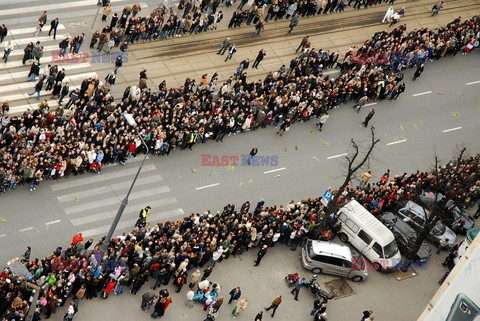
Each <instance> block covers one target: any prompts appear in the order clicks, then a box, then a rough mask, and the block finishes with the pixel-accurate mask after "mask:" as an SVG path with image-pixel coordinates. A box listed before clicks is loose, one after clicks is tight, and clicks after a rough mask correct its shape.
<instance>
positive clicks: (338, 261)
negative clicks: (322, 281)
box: [330, 257, 343, 266]
mask: <svg viewBox="0 0 480 321" xmlns="http://www.w3.org/2000/svg"><path fill="white" fill-rule="evenodd" d="M330 264H333V265H335V266H343V260H342V259H339V258H336V257H331V258H330Z"/></svg>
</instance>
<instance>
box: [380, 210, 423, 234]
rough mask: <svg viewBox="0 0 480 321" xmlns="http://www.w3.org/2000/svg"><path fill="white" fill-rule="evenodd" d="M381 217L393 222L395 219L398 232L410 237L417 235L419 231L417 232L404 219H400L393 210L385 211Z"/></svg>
mask: <svg viewBox="0 0 480 321" xmlns="http://www.w3.org/2000/svg"><path fill="white" fill-rule="evenodd" d="M381 218H382V220H388V221H390V222H392V223H393V222H394V221H395V224H394V225H395V230H396V231H397V232H399V233H401V234H402V235H403V236H405V237H408V238H412V237H416V236H417V233H416V232H415V230H414V229H413V228H412V227H410V225H408V224H407V223H405V222H404V221H403V220H402V219H398V217H397V216H396V215H395V214H393V213H391V212H385V213H383V215H382V216H381ZM395 219H396V220H395Z"/></svg>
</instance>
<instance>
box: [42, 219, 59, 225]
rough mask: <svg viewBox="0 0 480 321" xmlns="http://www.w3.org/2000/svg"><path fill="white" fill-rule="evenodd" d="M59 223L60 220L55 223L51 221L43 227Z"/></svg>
mask: <svg viewBox="0 0 480 321" xmlns="http://www.w3.org/2000/svg"><path fill="white" fill-rule="evenodd" d="M60 222H61V221H60V220H55V221H51V222H47V223H45V225H47V226H48V225H52V224H57V223H60Z"/></svg>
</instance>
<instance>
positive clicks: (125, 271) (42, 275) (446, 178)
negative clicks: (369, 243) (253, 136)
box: [0, 154, 480, 320]
mask: <svg viewBox="0 0 480 321" xmlns="http://www.w3.org/2000/svg"><path fill="white" fill-rule="evenodd" d="M369 174H370V173H369ZM371 177H372V175H366V174H364V177H363V178H362V183H361V184H360V185H359V186H357V187H355V188H353V187H346V188H345V190H344V191H343V193H342V196H341V197H340V198H339V199H338V206H342V205H343V204H345V203H346V202H348V201H349V200H350V199H352V198H353V199H356V200H358V201H359V202H360V203H361V204H362V205H363V206H364V207H366V208H367V209H369V210H370V211H371V212H372V214H374V215H376V214H378V213H380V212H382V211H386V210H389V209H390V206H391V204H392V202H393V201H395V200H399V199H412V198H414V197H415V195H418V191H419V190H420V189H422V190H431V189H436V190H437V191H439V192H442V193H443V194H445V195H451V197H452V199H453V200H454V201H455V202H456V203H457V204H459V205H464V204H466V203H465V202H466V200H467V199H469V201H468V202H469V204H468V205H471V203H472V202H477V201H478V200H479V199H480V155H479V154H477V155H475V156H471V157H468V158H464V159H462V160H461V161H460V162H459V163H457V161H456V160H455V161H451V162H449V163H447V164H445V165H442V166H439V168H438V171H436V170H432V171H431V172H416V173H413V174H407V173H403V174H400V175H395V176H393V177H391V176H390V172H389V171H388V170H387V171H386V173H385V174H384V175H382V177H381V178H380V180H379V181H378V182H376V183H371V182H370V181H369V180H370V178H371ZM149 211H150V209H149V207H148V206H147V207H145V208H144V209H142V210H141V211H140V215H139V217H140V218H139V220H138V222H137V224H136V227H135V228H134V229H133V230H132V231H131V232H130V233H128V234H127V233H122V234H121V235H119V236H117V237H115V238H113V239H112V240H111V242H110V243H109V247H108V250H107V252H106V253H105V254H104V256H103V257H102V255H101V254H100V246H101V244H102V243H103V242H104V241H105V237H103V238H102V239H100V240H99V241H98V242H97V243H94V241H93V239H92V238H90V239H88V240H84V238H83V236H82V235H81V233H77V234H75V235H74V237H73V239H72V242H71V244H70V245H69V246H68V247H67V248H66V249H63V248H62V247H58V248H57V249H56V250H55V251H53V253H51V254H50V255H48V256H46V257H45V258H43V259H37V258H35V259H32V258H31V257H30V256H31V249H30V247H28V248H27V251H26V252H25V254H24V255H23V257H22V258H21V259H18V258H17V259H14V260H12V261H11V262H12V263H13V262H22V264H23V265H24V266H25V267H26V268H27V269H28V273H26V275H24V276H21V277H19V276H15V275H13V274H12V273H11V271H10V270H9V269H8V268H7V269H5V270H4V271H3V272H2V273H1V274H0V317H3V319H2V320H21V319H22V317H23V316H24V315H26V313H27V312H28V309H29V297H30V292H29V290H28V288H27V287H26V285H25V281H28V282H31V283H34V284H36V285H38V286H40V287H41V293H40V297H39V300H38V303H37V306H36V312H35V316H36V318H34V320H40V319H39V318H40V315H41V314H42V313H45V314H46V315H47V317H49V316H50V315H51V313H55V312H56V310H57V307H58V306H63V305H65V304H66V303H67V302H68V301H69V297H71V299H70V300H71V301H70V305H68V304H67V306H69V308H68V310H67V312H66V314H67V316H68V314H69V313H71V316H72V317H73V314H75V313H76V311H78V307H79V303H80V301H81V300H82V299H86V300H89V299H92V298H94V297H97V296H98V297H102V298H104V299H107V298H108V296H109V295H110V294H112V293H115V294H117V295H121V294H122V293H123V292H124V290H125V288H126V287H130V286H131V290H130V292H131V293H132V294H136V293H137V292H139V291H140V290H141V288H142V287H143V286H144V285H145V284H146V283H147V282H148V281H149V280H151V279H153V281H154V283H151V284H153V287H152V289H153V290H155V289H156V288H157V287H158V288H163V289H162V290H161V291H160V293H159V295H158V296H152V297H151V298H150V299H151V301H153V299H157V300H158V302H161V304H160V305H159V306H160V307H161V308H162V309H164V308H165V309H166V307H165V305H166V306H168V304H169V303H170V302H171V298H170V297H169V295H168V290H167V289H165V286H167V285H168V284H169V283H170V282H171V281H173V284H174V285H175V287H176V291H177V292H181V291H182V287H183V285H188V289H189V290H186V291H185V290H184V291H185V292H188V293H186V297H187V300H188V301H187V303H188V304H189V305H190V306H192V303H193V302H192V300H193V295H194V293H195V292H194V291H193V290H194V289H197V286H198V288H199V289H200V290H201V291H200V292H202V293H204V294H205V296H207V297H214V298H215V299H212V300H210V301H206V302H203V303H204V310H205V311H207V310H208V311H210V310H209V309H210V306H211V305H213V306H215V307H217V311H216V312H218V309H219V308H220V306H221V302H218V300H220V298H222V296H220V295H219V294H220V291H221V287H219V285H218V284H217V283H215V282H210V281H208V279H209V278H210V277H211V274H212V272H213V271H214V268H215V267H216V266H218V263H220V262H222V261H223V260H228V259H229V258H231V257H236V256H239V255H242V254H243V253H245V252H246V251H249V250H253V249H254V248H259V252H258V253H259V254H257V261H256V265H258V264H260V260H261V258H262V257H263V256H265V254H267V252H268V249H269V248H271V247H274V246H275V245H276V244H283V245H284V246H287V247H289V248H291V250H295V249H296V248H297V246H302V245H303V244H304V243H305V241H306V239H307V238H313V239H317V238H319V239H322V240H331V239H333V238H334V237H335V234H336V233H335V231H336V228H335V224H336V222H335V221H336V218H335V217H334V216H333V215H332V216H330V215H328V216H327V215H326V214H325V211H324V206H323V205H322V203H321V200H320V198H306V199H304V200H302V201H300V202H295V201H293V200H292V201H290V202H289V203H288V204H287V205H286V206H276V205H272V206H265V204H264V201H263V200H260V201H259V202H258V203H257V204H256V205H255V206H251V204H250V202H248V201H247V202H245V203H244V204H242V205H241V206H240V207H237V206H235V205H234V204H228V205H227V206H225V207H224V208H223V210H221V211H216V212H215V211H214V212H211V211H209V210H207V211H205V212H204V213H195V212H192V213H191V214H190V215H189V216H188V217H185V218H184V219H183V220H178V221H167V222H151V223H148V222H147V221H148V213H149ZM260 254H261V257H260ZM267 255H268V254H267ZM205 266H207V267H206V268H205V269H204V270H203V272H202V271H201V270H200V269H202V268H204V267H205ZM232 291H233V290H232ZM213 292H215V295H213V294H212V293H213ZM147 293H148V292H147ZM209 294H210V296H209ZM238 298H239V297H236V299H238ZM222 300H223V299H222ZM230 302H231V300H230ZM150 303H152V302H150ZM150 303H149V304H146V302H144V301H142V309H144V308H145V309H147V310H148V308H149V307H150ZM239 304H240V303H239ZM158 309H159V308H158V306H157V304H155V308H154V312H158V313H159V314H161V315H163V313H164V312H165V310H161V311H160V310H158ZM322 311H323V312H325V310H324V309H322ZM323 312H322V313H323ZM152 317H153V316H152Z"/></svg>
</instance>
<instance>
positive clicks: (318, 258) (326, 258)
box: [313, 255, 332, 264]
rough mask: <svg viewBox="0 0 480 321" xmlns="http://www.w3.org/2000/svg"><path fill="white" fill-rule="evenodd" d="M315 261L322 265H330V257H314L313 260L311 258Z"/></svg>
mask: <svg viewBox="0 0 480 321" xmlns="http://www.w3.org/2000/svg"><path fill="white" fill-rule="evenodd" d="M313 259H314V260H315V261H318V262H322V263H327V264H332V262H331V259H332V258H331V257H330V256H326V255H316V256H315V257H314V258H313Z"/></svg>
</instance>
